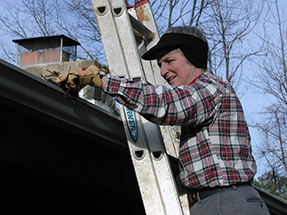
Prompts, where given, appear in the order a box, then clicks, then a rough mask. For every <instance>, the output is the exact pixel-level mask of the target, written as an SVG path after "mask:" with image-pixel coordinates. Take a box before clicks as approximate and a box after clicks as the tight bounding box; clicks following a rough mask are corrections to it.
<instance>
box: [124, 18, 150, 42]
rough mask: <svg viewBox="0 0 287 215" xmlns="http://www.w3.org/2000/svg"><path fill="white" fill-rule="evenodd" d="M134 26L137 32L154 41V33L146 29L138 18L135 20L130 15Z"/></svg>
mask: <svg viewBox="0 0 287 215" xmlns="http://www.w3.org/2000/svg"><path fill="white" fill-rule="evenodd" d="M129 17H130V20H131V23H132V26H133V28H134V29H135V30H137V31H138V32H139V33H141V34H142V35H144V36H145V37H146V38H147V39H149V40H152V39H153V37H154V33H153V32H152V31H151V30H149V29H148V28H147V27H145V26H144V25H143V24H142V23H141V22H139V21H138V20H137V19H136V18H134V17H133V16H132V15H130V14H129Z"/></svg>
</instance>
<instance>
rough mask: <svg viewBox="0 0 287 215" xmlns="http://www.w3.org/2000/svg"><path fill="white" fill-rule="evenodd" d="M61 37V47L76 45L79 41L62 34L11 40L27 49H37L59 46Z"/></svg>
mask: <svg viewBox="0 0 287 215" xmlns="http://www.w3.org/2000/svg"><path fill="white" fill-rule="evenodd" d="M61 39H63V47H66V46H76V45H80V43H79V42H78V41H76V40H74V39H71V38H69V37H67V36H65V35H63V34H61V35H53V36H43V37H33V38H25V39H15V40H12V41H13V42H14V43H17V44H19V45H21V46H23V47H24V48H26V49H28V50H33V51H35V50H39V49H48V48H56V47H60V44H61Z"/></svg>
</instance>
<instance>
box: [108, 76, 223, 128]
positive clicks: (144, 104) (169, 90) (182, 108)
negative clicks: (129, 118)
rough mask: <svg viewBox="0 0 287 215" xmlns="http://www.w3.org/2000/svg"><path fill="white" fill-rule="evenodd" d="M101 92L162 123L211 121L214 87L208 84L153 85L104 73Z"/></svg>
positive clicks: (203, 123)
mask: <svg viewBox="0 0 287 215" xmlns="http://www.w3.org/2000/svg"><path fill="white" fill-rule="evenodd" d="M104 92H106V93H108V94H110V95H112V96H113V97H114V98H115V99H116V100H117V101H118V102H119V103H120V104H122V105H125V106H126V107H127V108H129V109H132V110H134V111H136V112H138V113H140V114H141V115H142V116H144V117H145V118H146V119H148V120H150V121H152V122H154V123H157V124H162V125H180V126H184V125H193V126H197V125H200V126H202V125H207V124H210V123H211V122H212V120H213V116H214V113H215V111H216V106H217V101H218V96H219V93H218V89H216V87H215V86H214V85H213V84H210V83H198V81H197V82H195V83H194V84H192V85H190V86H182V87H174V86H171V85H168V86H166V87H165V86H161V85H158V86H154V85H149V84H144V83H142V82H141V81H138V80H135V81H131V80H128V79H121V78H119V77H116V76H111V75H108V78H107V86H106V88H105V89H104Z"/></svg>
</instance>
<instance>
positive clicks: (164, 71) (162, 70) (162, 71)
mask: <svg viewBox="0 0 287 215" xmlns="http://www.w3.org/2000/svg"><path fill="white" fill-rule="evenodd" d="M167 72H168V67H167V66H166V65H164V64H162V65H161V67H160V75H161V76H162V77H165V76H166V74H167Z"/></svg>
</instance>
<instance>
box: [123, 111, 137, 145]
mask: <svg viewBox="0 0 287 215" xmlns="http://www.w3.org/2000/svg"><path fill="white" fill-rule="evenodd" d="M124 113H125V118H126V122H127V126H128V128H129V132H130V135H131V138H132V139H133V141H136V140H137V136H138V124H137V118H136V113H135V112H134V111H132V110H130V109H128V108H126V107H124Z"/></svg>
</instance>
